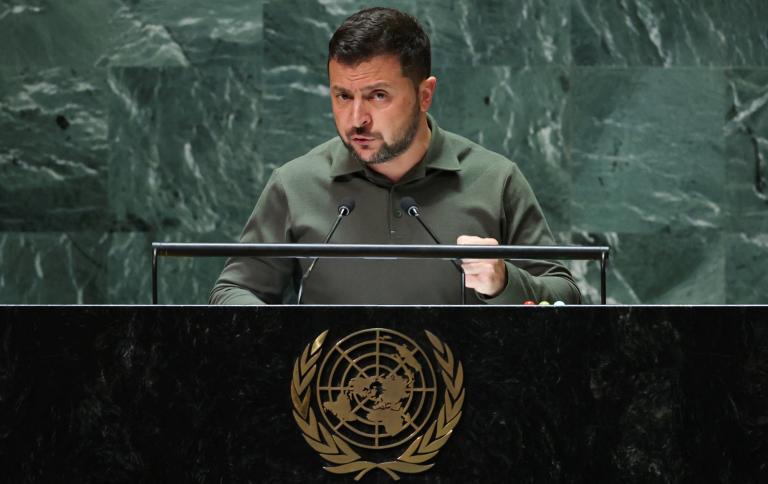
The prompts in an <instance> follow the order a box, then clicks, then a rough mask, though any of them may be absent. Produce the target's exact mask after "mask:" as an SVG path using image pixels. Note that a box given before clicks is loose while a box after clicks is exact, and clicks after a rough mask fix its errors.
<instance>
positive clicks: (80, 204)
mask: <svg viewBox="0 0 768 484" xmlns="http://www.w3.org/2000/svg"><path fill="white" fill-rule="evenodd" d="M105 88H106V85H105V83H104V81H103V79H102V78H100V76H99V75H98V73H97V72H94V71H93V70H91V69H83V70H80V69H79V68H78V69H75V68H66V69H65V68H53V69H45V70H42V71H38V72H36V73H35V74H31V73H28V74H20V75H16V74H13V73H9V72H8V71H5V70H0V126H2V129H0V230H5V231H68V230H82V229H87V230H101V229H105V228H106V227H107V226H108V223H109V220H108V218H107V204H106V202H107V163H106V158H107V123H106V118H107V115H106V112H105V110H104V106H103V104H104V98H105V91H106V89H105Z"/></svg>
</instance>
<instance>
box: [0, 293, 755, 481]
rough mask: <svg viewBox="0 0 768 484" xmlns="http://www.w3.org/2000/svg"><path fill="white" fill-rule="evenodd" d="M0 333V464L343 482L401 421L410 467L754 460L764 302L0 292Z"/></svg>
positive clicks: (123, 474) (59, 474)
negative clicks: (332, 302) (377, 358)
mask: <svg viewBox="0 0 768 484" xmlns="http://www.w3.org/2000/svg"><path fill="white" fill-rule="evenodd" d="M326 331H327V333H326ZM323 334H324V335H325V336H324V337H323V338H322V341H321V342H320V344H319V345H318V344H315V343H317V342H318V341H319V340H318V337H319V336H320V335H323ZM0 335H2V340H1V341H0V409H2V412H1V413H0V414H1V415H2V417H0V436H2V437H0V465H1V466H2V468H3V470H4V471H3V473H4V478H3V481H4V482H32V481H35V482H54V481H55V482H64V481H66V482H168V481H173V482H190V481H194V482H354V479H355V478H356V477H358V474H360V472H361V471H362V470H365V469H364V467H365V466H366V465H368V464H365V463H366V462H367V463H373V464H377V465H378V464H382V463H387V462H397V461H398V459H399V457H401V456H402V455H404V454H405V453H407V452H406V451H407V450H408V449H409V448H411V447H412V446H413V445H414V444H413V442H414V441H415V440H416V439H418V438H421V439H422V440H421V441H420V442H425V441H428V443H429V444H430V445H431V447H427V446H425V447H424V448H420V447H419V446H420V445H421V444H416V450H415V451H414V452H412V453H411V457H412V458H411V459H410V460H408V459H405V460H403V461H402V462H411V463H414V465H417V464H418V463H417V462H414V461H418V460H419V459H423V460H422V463H423V464H424V465H431V467H430V468H428V469H426V470H418V469H416V468H412V470H416V471H417V472H408V471H407V469H406V467H407V466H401V467H398V468H396V469H394V470H393V468H390V470H392V473H394V474H395V475H396V476H397V477H398V478H399V479H401V480H403V481H405V482H617V481H622V482H660V481H664V482H667V481H674V482H712V481H719V482H762V481H763V479H764V478H765V476H766V467H765V463H766V456H768V423H766V422H767V421H766V415H768V377H767V376H766V375H768V372H767V371H768V307H766V306H707V307H697V306H567V307H523V306H520V307H517V306H515V307H488V306H451V307H447V306H432V307H399V306H378V307H367V306H335V307H333V306H332V307H327V306H323V307H320V306H264V307H208V306H0ZM430 335H431V336H430ZM355 338H357V340H355ZM355 341H358V343H355ZM372 341H373V342H376V341H379V342H380V343H381V345H382V347H384V346H386V345H389V346H388V348H389V349H388V350H386V351H384V353H386V355H384V356H382V359H388V361H389V364H384V363H380V367H381V368H387V369H386V370H384V371H379V370H376V368H378V367H377V366H376V363H370V360H366V359H365V358H366V352H367V351H368V352H370V351H369V350H368V349H366V348H370V346H366V345H370V344H371V342H372ZM348 343H349V344H348ZM356 344H358V345H359V346H358V348H359V351H358V350H356V349H355V345H356ZM441 345H442V346H441ZM416 347H418V348H419V349H420V350H421V353H418V352H417V348H416ZM339 348H340V349H339ZM403 348H405V349H407V350H408V351H400V350H402V349H403ZM446 350H448V351H449V352H450V358H448V356H447V354H448V352H447V351H446ZM316 351H319V352H320V355H319V356H318V357H317V358H316V359H314V360H312V358H313V355H315V354H316ZM356 351H357V353H356ZM398 351H400V352H399V353H398ZM436 352H437V353H440V354H441V355H442V356H441V358H442V362H441V361H439V359H438V358H435V355H436ZM332 355H335V360H328V361H331V362H330V363H328V362H326V358H330V357H331V356H332ZM344 355H346V357H348V358H351V359H352V360H355V361H357V362H358V363H357V364H358V366H360V369H359V371H358V370H354V369H353V370H349V368H354V365H352V364H351V363H349V359H347V360H345V356H344ZM394 355H398V356H394ZM409 356H410V357H413V358H414V361H410V360H408V358H409ZM420 358H422V359H420ZM423 358H429V359H430V363H429V364H431V365H432V369H433V370H434V380H433V381H430V380H429V376H428V375H429V368H428V366H429V364H428V363H426V362H425V360H424V359H423ZM407 360H408V361H407ZM447 360H450V362H447ZM345 361H346V363H349V364H346V366H345ZM398 361H399V362H401V365H402V366H401V367H400V368H397V364H394V365H393V364H392V362H398ZM409 361H410V362H409ZM366 362H367V363H366ZM447 363H450V364H449V365H448V364H447ZM323 365H325V366H323ZM334 365H335V366H334ZM417 366H418V369H417ZM459 366H460V367H461V369H460V370H459ZM312 368H315V369H314V370H313V369H312ZM329 368H336V370H335V371H336V373H335V374H337V375H341V376H340V381H342V383H343V384H339V385H338V388H337V389H335V390H334V389H333V382H330V380H328V379H327V378H326V377H328V378H330V379H332V378H333V374H334V371H331V370H329ZM371 368H373V370H371ZM393 368H394V369H393ZM364 370H365V371H364ZM345 371H346V372H347V373H346V375H347V377H344V376H343V375H344V374H345ZM313 372H314V373H313ZM409 372H410V376H409ZM310 373H311V374H312V377H310V378H309V380H310V381H308V382H306V386H304V387H302V388H299V387H301V386H302V385H304V380H306V378H307V375H309V374H310ZM459 373H461V378H459ZM297 374H298V376H297ZM391 374H394V376H390V375H391ZM361 375H363V376H365V375H367V376H370V377H372V379H371V380H369V381H368V382H367V383H366V382H363V381H362V379H360V378H358V380H356V381H355V382H354V383H351V380H352V377H355V376H357V377H360V376H361ZM403 375H405V380H403V379H398V378H399V377H402V376H403ZM424 375H427V376H424ZM446 375H447V378H446ZM375 377H378V379H377V378H375ZM345 378H346V380H345ZM387 378H389V379H387ZM409 378H410V382H411V383H408V379H409ZM374 380H375V381H374ZM404 381H405V383H403V382H404ZM329 382H330V383H329ZM398 384H400V387H399V388H400V394H399V396H398V394H397V393H392V390H391V388H397V385H398ZM409 384H410V385H411V387H408V385H409ZM433 384H434V385H433ZM387 385H389V386H390V387H391V388H390V387H387ZM403 385H405V386H403ZM451 385H452V386H453V388H452V389H450V388H449V386H451ZM318 386H320V387H321V388H320V389H318V388H317V387H318ZM432 387H434V388H435V390H434V391H433V392H432V393H431V396H432V397H434V399H433V400H434V402H433V403H434V405H432V408H431V411H429V412H428V411H427V409H428V408H429V407H430V405H431V404H430V402H429V398H426V397H425V396H424V395H426V394H427V393H428V392H429V391H430V390H429V388H432ZM417 392H422V394H421V396H414V395H416V393H417ZM462 392H463V397H462V396H461V395H462ZM324 395H325V396H324ZM392 395H395V396H394V397H392ZM403 395H407V397H403ZM459 397H461V401H460V402H459ZM398 398H399V399H398ZM446 398H448V400H449V403H446ZM323 399H325V400H324V401H323ZM366 399H367V400H366ZM297 400H298V403H297ZM305 400H308V407H307V408H309V409H312V412H313V413H314V416H315V424H317V425H319V426H322V427H324V428H325V429H326V430H327V431H328V432H329V433H330V434H332V436H331V440H329V439H327V438H325V437H323V432H322V431H321V430H318V429H319V428H320V427H313V426H312V425H311V424H307V426H305V427H304V428H303V427H302V426H301V425H300V424H299V422H298V420H299V419H298V418H297V414H301V411H300V407H301V405H302V404H303V403H302V402H304V401H305ZM345 401H346V403H350V404H351V405H352V406H353V407H354V406H357V405H361V409H358V410H359V411H357V410H346V411H342V410H339V408H340V407H339V406H340V405H341V406H343V405H345ZM329 402H330V404H329ZM361 402H363V403H362V404H361ZM409 402H410V403H411V404H412V405H411V404H409ZM419 402H422V404H421V407H422V408H421V410H419V409H418V408H417V407H418V405H417V404H418V403H419ZM326 404H327V405H326ZM409 405H410V406H409ZM297 409H298V410H297ZM457 409H458V410H457ZM374 411H378V413H376V412H374ZM355 412H357V413H356V415H357V417H355V416H351V415H352V413H355ZM361 412H363V413H361ZM393 412H394V413H395V414H396V413H398V412H399V415H400V417H399V418H401V420H400V421H399V422H400V424H399V427H398V423H397V421H394V423H393V420H392V419H389V417H390V416H392V415H393ZM441 412H442V413H443V415H444V417H442V420H441V417H440V414H441ZM361 415H362V416H361ZM307 416H308V413H304V414H303V416H302V415H300V417H301V418H305V419H308V417H307ZM445 416H447V417H445ZM457 416H458V421H456V422H454V423H455V425H454V426H452V427H451V428H450V429H447V427H448V426H449V424H450V422H451V420H449V419H453V418H455V417H457ZM356 418H357V419H358V422H356V423H363V422H362V420H366V419H367V420H368V421H369V423H370V422H371V421H372V422H374V423H376V424H377V425H376V426H375V428H376V429H377V430H376V431H375V433H377V434H378V436H379V437H381V443H382V446H384V445H389V444H392V443H396V442H395V441H402V442H401V443H399V444H397V445H394V446H390V447H387V448H383V449H371V448H365V447H360V446H357V445H354V444H353V443H351V441H352V440H354V438H355V437H353V436H350V435H351V434H349V433H347V434H345V433H344V431H345V429H346V428H347V427H350V428H351V427H352V425H351V424H354V423H355V422H354V420H355V419H356ZM387 419H389V420H387ZM418 419H421V420H422V421H417V420H418ZM395 420H396V419H395ZM409 420H413V421H414V423H413V424H412V425H411V424H410V423H409ZM305 421H308V420H305ZM348 424H349V425H348ZM409 426H410V427H409ZM430 427H433V428H434V429H435V430H434V432H433V434H432V435H429V436H427V435H426V434H427V433H428V431H429V428H430ZM308 428H309V430H307V429H308ZM347 430H348V429H347ZM438 431H442V432H443V433H444V435H445V436H447V438H446V439H444V440H438V437H436V435H437V433H436V432H438ZM361 432H362V433H366V432H365V431H364V430H363V431H361ZM368 433H369V434H370V432H368ZM390 434H394V436H392V435H390ZM333 435H338V437H337V439H333ZM313 436H317V438H318V439H319V440H318V441H321V443H324V444H325V445H326V446H327V445H330V446H331V447H334V448H335V450H334V449H331V450H328V449H327V448H326V449H325V454H326V455H331V454H332V453H333V452H336V453H337V455H341V456H342V457H338V458H336V459H337V461H339V462H342V461H344V460H345V459H348V460H347V463H353V464H354V463H357V464H354V465H353V466H351V467H347V468H346V469H350V468H352V467H355V466H357V467H359V469H358V471H350V472H339V473H333V472H330V471H329V470H325V468H326V467H339V466H343V465H344V464H341V463H334V462H332V461H330V460H328V459H327V458H326V457H323V454H324V452H323V451H319V450H318V449H317V448H316V447H317V446H314V447H313V446H312V445H310V440H312V437H313ZM385 437H386V438H385ZM390 437H391V438H390ZM369 438H375V436H374V437H371V436H370V435H369ZM308 439H309V440H308ZM387 439H388V440H387ZM331 441H332V442H333V443H332V444H329V442H331ZM338 442H341V443H338ZM369 442H370V441H369ZM345 445H346V446H348V447H349V448H351V449H352V450H353V451H354V452H355V454H356V455H357V456H358V457H357V458H350V455H348V454H346V451H345V450H344V449H343V447H344V446H345ZM321 450H323V449H321ZM331 451H333V452H331ZM414 456H416V457H414ZM425 456H426V457H425ZM361 466H362V467H361ZM368 467H370V466H368ZM395 467H397V466H395ZM402 469H406V470H405V471H403V470H402ZM392 473H390V472H387V470H385V469H383V468H379V467H373V468H369V469H368V470H367V471H366V473H365V474H364V475H363V476H361V480H360V482H392V481H393V476H392Z"/></svg>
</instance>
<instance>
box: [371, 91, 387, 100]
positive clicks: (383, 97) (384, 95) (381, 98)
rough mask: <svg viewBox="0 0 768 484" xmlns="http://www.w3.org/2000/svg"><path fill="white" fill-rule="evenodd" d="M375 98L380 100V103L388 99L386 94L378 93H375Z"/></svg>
mask: <svg viewBox="0 0 768 484" xmlns="http://www.w3.org/2000/svg"><path fill="white" fill-rule="evenodd" d="M373 98H374V99H378V100H379V101H381V100H383V99H386V98H387V93H386V92H381V91H377V92H374V93H373Z"/></svg>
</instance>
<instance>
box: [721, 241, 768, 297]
mask: <svg viewBox="0 0 768 484" xmlns="http://www.w3.org/2000/svg"><path fill="white" fill-rule="evenodd" d="M726 244H727V251H726V257H727V259H726V266H725V267H726V273H725V281H726V287H727V289H726V292H725V296H726V299H725V302H726V304H766V303H768V267H766V262H765V261H766V260H768V233H762V234H752V235H748V234H743V233H742V234H730V235H728V236H727V237H726Z"/></svg>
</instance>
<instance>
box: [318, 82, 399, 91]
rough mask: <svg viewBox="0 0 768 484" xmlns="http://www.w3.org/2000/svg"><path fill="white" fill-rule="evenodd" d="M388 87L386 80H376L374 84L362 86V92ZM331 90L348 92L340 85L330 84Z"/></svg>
mask: <svg viewBox="0 0 768 484" xmlns="http://www.w3.org/2000/svg"><path fill="white" fill-rule="evenodd" d="M388 87H390V84H389V83H388V82H386V81H381V82H377V83H375V84H371V85H370V86H365V87H364V88H363V92H366V91H375V90H376V89H384V88H388ZM331 90H332V91H334V92H349V89H347V88H345V87H342V86H331Z"/></svg>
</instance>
